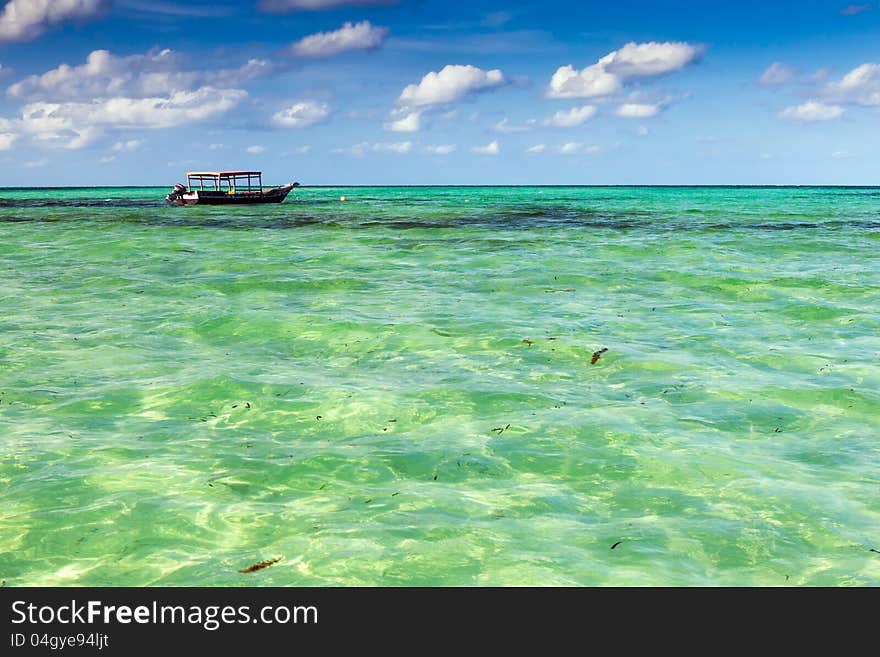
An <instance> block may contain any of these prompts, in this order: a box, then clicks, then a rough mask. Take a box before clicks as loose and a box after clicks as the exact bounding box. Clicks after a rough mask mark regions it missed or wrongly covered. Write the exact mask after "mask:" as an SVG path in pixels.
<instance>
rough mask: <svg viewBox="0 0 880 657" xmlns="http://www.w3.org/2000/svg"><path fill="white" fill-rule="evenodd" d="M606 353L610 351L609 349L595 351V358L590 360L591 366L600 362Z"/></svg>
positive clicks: (603, 348)
mask: <svg viewBox="0 0 880 657" xmlns="http://www.w3.org/2000/svg"><path fill="white" fill-rule="evenodd" d="M606 351H608V347H602V348H601V349H600V350H599V351H594V352H593V357H592V358H590V365H595V364H596V361H598V360H599V359H600V358H601V357H602V354H604V353H605V352H606Z"/></svg>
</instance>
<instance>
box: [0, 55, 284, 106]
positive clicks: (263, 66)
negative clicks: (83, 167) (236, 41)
mask: <svg viewBox="0 0 880 657" xmlns="http://www.w3.org/2000/svg"><path fill="white" fill-rule="evenodd" d="M182 67H183V62H182V61H181V58H180V57H179V56H178V55H177V54H176V53H174V52H173V51H171V50H168V49H165V50H157V51H151V52H148V53H145V54H137V55H128V56H123V57H120V56H117V55H114V54H112V53H111V52H109V51H108V50H95V51H92V52H91V53H89V55H88V57H86V61H85V63H84V64H81V65H79V66H69V65H68V64H61V65H60V66H58V67H57V68H54V69H52V70H50V71H46V72H45V73H43V74H42V75H31V76H28V77H27V78H25V79H23V80H21V81H20V82H16V83H15V84H13V85H11V86H10V87H9V88H8V89H7V91H6V93H7V95H9V96H10V97H12V98H26V99H39V100H47V101H66V100H91V99H94V98H110V97H120V96H125V97H128V98H147V97H156V96H162V95H166V94H169V93H172V92H175V91H189V90H192V89H195V88H197V87H199V86H213V87H236V86H238V85H240V84H242V83H244V82H247V81H250V80H253V79H255V78H258V77H261V76H264V75H268V74H269V73H270V72H271V71H272V69H273V67H272V64H271V63H270V62H268V61H266V60H264V59H251V60H249V61H248V62H247V63H245V64H243V65H242V66H238V67H234V68H219V69H206V70H202V71H187V70H182Z"/></svg>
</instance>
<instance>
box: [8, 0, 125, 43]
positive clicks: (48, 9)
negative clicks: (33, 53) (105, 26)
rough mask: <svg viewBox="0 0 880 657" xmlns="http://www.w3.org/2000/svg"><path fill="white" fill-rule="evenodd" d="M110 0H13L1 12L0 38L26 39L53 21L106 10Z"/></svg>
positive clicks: (86, 15)
mask: <svg viewBox="0 0 880 657" xmlns="http://www.w3.org/2000/svg"><path fill="white" fill-rule="evenodd" d="M109 4H110V3H109V1H108V0H10V1H9V2H7V3H6V6H5V7H4V8H3V13H2V14H0V41H27V40H28V39H34V38H36V37H38V36H40V35H41V34H42V33H43V32H45V31H46V28H47V27H49V26H50V25H55V24H58V23H62V22H64V21H68V20H82V19H85V18H90V17H92V16H95V15H97V14H100V13H101V12H103V11H104V10H105V9H106V8H107V7H108V6H109Z"/></svg>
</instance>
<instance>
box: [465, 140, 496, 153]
mask: <svg viewBox="0 0 880 657" xmlns="http://www.w3.org/2000/svg"><path fill="white" fill-rule="evenodd" d="M471 152H473V153H477V154H478V155H498V153H499V152H501V149H500V148H499V147H498V141H497V140H495V141H490V142H489V143H488V144H486V145H485V146H475V147H474V148H472V149H471Z"/></svg>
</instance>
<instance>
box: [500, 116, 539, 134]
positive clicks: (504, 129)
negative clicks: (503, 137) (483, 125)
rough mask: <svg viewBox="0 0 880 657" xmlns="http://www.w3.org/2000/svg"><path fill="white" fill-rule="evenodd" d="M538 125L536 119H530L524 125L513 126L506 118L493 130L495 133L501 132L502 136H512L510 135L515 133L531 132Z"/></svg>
mask: <svg viewBox="0 0 880 657" xmlns="http://www.w3.org/2000/svg"><path fill="white" fill-rule="evenodd" d="M536 123H537V121H535V119H529V120H528V121H526V122H525V123H524V124H523V125H512V124H511V123H510V120H509V119H508V118H507V117H506V116H505V117H504V118H503V119H501V120H500V121H499V122H498V123H496V124H495V125H494V126H493V127H492V130H494V131H495V132H500V133H502V134H510V133H514V132H526V131H528V130H531V129H532V128H533V127H535V124H536Z"/></svg>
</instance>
